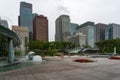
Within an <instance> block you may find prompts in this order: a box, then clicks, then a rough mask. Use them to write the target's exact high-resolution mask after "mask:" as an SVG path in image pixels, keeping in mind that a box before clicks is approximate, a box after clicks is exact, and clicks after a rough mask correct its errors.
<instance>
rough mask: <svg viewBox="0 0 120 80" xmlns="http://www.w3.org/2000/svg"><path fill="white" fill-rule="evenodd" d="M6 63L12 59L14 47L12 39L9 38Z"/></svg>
mask: <svg viewBox="0 0 120 80" xmlns="http://www.w3.org/2000/svg"><path fill="white" fill-rule="evenodd" d="M8 42H9V43H8V48H9V49H8V63H12V62H13V61H14V47H13V40H12V39H9V41H8Z"/></svg>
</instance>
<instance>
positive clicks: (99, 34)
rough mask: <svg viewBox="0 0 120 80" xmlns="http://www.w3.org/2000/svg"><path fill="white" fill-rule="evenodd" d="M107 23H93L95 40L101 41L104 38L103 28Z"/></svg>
mask: <svg viewBox="0 0 120 80" xmlns="http://www.w3.org/2000/svg"><path fill="white" fill-rule="evenodd" d="M107 26H108V25H107V24H102V23H98V24H96V25H95V41H96V42H99V41H103V40H105V28H106V27H107Z"/></svg>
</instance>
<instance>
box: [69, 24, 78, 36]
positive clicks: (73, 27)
mask: <svg viewBox="0 0 120 80" xmlns="http://www.w3.org/2000/svg"><path fill="white" fill-rule="evenodd" d="M78 26H79V25H78V24H76V23H70V33H71V35H73V34H75V32H76V28H77V27H78Z"/></svg>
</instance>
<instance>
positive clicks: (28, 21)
mask: <svg viewBox="0 0 120 80" xmlns="http://www.w3.org/2000/svg"><path fill="white" fill-rule="evenodd" d="M18 20H19V26H26V27H28V28H29V39H30V40H32V38H33V14H32V4H30V3H26V2H21V3H20V16H19V19H18Z"/></svg>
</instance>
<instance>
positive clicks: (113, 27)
mask: <svg viewBox="0 0 120 80" xmlns="http://www.w3.org/2000/svg"><path fill="white" fill-rule="evenodd" d="M116 38H120V25H119V24H115V23H112V24H109V25H108V27H106V29H105V39H116Z"/></svg>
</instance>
